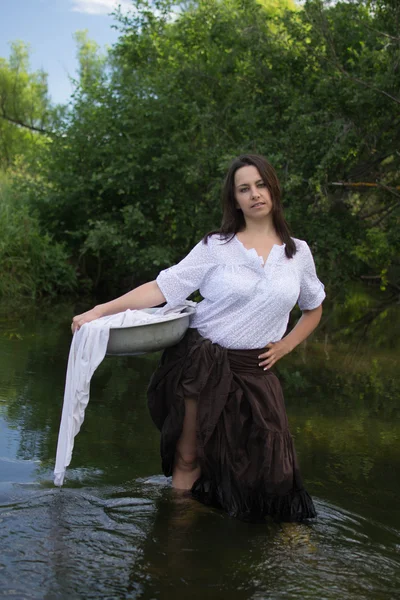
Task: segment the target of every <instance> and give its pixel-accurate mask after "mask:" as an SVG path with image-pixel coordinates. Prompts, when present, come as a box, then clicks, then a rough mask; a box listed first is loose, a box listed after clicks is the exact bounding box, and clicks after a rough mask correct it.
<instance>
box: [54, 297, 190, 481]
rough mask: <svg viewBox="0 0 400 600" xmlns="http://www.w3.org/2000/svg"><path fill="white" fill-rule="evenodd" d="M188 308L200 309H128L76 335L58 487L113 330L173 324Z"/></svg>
mask: <svg viewBox="0 0 400 600" xmlns="http://www.w3.org/2000/svg"><path fill="white" fill-rule="evenodd" d="M186 306H196V304H195V303H194V302H182V303H181V305H180V306H175V307H174V309H173V310H171V309H170V307H168V306H166V307H163V308H160V309H158V310H157V311H154V312H153V313H147V312H144V311H142V310H127V311H125V312H122V313H118V314H116V315H111V316H108V317H102V318H100V319H96V320H95V321H91V322H90V323H85V325H83V326H82V327H81V328H80V329H79V330H78V331H76V332H75V333H74V336H73V338H72V342H71V348H70V352H69V357H68V366H67V376H66V382H65V392H64V404H63V410H62V415H61V424H60V430H59V434H58V443H57V454H56V464H55V469H54V484H55V485H57V486H61V485H62V484H63V482H64V476H65V470H66V468H67V466H68V465H69V463H70V462H71V457H72V450H73V447H74V438H75V436H76V434H77V433H78V432H79V430H80V428H81V425H82V423H83V421H84V418H85V409H86V407H87V405H88V402H89V393H90V380H91V379H92V376H93V373H94V372H95V370H96V369H97V367H98V366H99V364H100V363H101V361H102V360H103V358H104V356H105V354H106V350H107V344H108V339H109V337H110V329H111V328H117V327H133V326H137V325H145V324H146V323H158V322H161V321H169V320H171V319H175V318H176V317H177V315H178V314H180V313H181V311H182V309H183V308H185V307H186Z"/></svg>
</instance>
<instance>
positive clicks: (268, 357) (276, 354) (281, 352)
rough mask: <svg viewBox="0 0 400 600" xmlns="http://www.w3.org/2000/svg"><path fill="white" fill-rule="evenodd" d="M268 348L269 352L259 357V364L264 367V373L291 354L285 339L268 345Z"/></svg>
mask: <svg viewBox="0 0 400 600" xmlns="http://www.w3.org/2000/svg"><path fill="white" fill-rule="evenodd" d="M266 348H267V351H266V352H263V353H262V354H260V355H259V357H258V358H259V359H260V362H259V363H258V364H259V366H260V367H263V369H264V371H266V370H267V369H270V368H271V367H272V366H273V365H274V364H275V363H276V362H278V360H280V359H281V358H283V357H284V356H286V354H289V352H291V348H290V347H289V344H288V343H287V342H286V341H285V339H283V340H279V342H270V343H269V344H267V345H266Z"/></svg>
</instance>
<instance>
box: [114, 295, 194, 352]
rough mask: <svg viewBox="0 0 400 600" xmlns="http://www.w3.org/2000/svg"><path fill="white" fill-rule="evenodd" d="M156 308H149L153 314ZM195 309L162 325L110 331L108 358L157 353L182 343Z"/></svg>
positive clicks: (188, 310) (146, 325) (154, 324)
mask: <svg viewBox="0 0 400 600" xmlns="http://www.w3.org/2000/svg"><path fill="white" fill-rule="evenodd" d="M156 310H157V309H156V308H147V309H145V312H148V313H152V312H154V311H156ZM195 310H196V309H195V308H192V307H191V306H188V307H186V308H184V309H183V311H182V312H181V313H179V314H177V315H176V318H174V319H170V320H169V321H163V322H160V323H146V324H145V325H136V326H134V327H120V328H115V329H113V328H111V329H110V338H109V340H108V345H107V352H106V354H107V355H108V356H126V355H132V356H134V355H137V354H146V353H147V352H157V351H158V350H163V349H164V348H168V347H169V346H173V345H174V344H177V343H178V342H180V340H181V339H182V338H183V336H184V335H185V332H186V330H187V328H188V327H189V321H190V316H191V315H192V314H193V313H194V312H195Z"/></svg>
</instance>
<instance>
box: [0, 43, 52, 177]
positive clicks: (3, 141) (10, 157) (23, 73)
mask: <svg viewBox="0 0 400 600" xmlns="http://www.w3.org/2000/svg"><path fill="white" fill-rule="evenodd" d="M54 115H55V110H54V109H53V108H51V106H50V99H49V97H48V93H47V75H46V74H45V73H44V72H43V71H37V72H35V73H31V72H30V71H29V49H28V46H27V45H26V44H24V43H23V42H14V43H13V44H12V45H11V53H10V58H9V60H6V59H4V58H0V169H6V168H9V167H10V166H12V165H13V164H14V163H15V160H16V159H18V157H20V156H24V157H25V159H30V158H34V157H35V155H36V153H37V152H38V151H40V148H41V147H42V145H43V143H44V141H45V140H44V139H43V134H44V133H48V130H49V128H50V127H51V122H52V120H53V118H54Z"/></svg>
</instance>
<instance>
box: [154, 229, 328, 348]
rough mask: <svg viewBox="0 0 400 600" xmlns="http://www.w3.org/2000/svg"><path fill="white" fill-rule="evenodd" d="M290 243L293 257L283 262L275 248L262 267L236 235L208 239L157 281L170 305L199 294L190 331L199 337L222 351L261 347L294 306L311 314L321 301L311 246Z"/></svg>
mask: <svg viewBox="0 0 400 600" xmlns="http://www.w3.org/2000/svg"><path fill="white" fill-rule="evenodd" d="M293 239H294V241H295V243H296V248H297V252H296V254H295V255H294V256H293V258H287V256H286V254H285V244H283V245H282V246H278V245H274V246H273V248H272V250H271V252H270V254H269V256H268V259H267V261H266V263H265V265H263V259H262V257H260V256H258V254H257V252H256V250H255V249H254V248H253V249H251V250H247V249H246V248H245V247H244V245H243V244H242V243H241V242H240V241H239V239H238V238H237V237H236V236H235V237H233V239H232V240H231V241H229V242H226V240H224V239H220V237H219V235H213V236H211V237H210V238H209V239H208V243H207V244H204V242H203V241H200V242H199V243H198V244H197V245H196V246H195V247H194V248H193V250H192V251H191V252H190V253H189V254H188V255H187V256H186V257H185V258H184V259H183V260H182V261H181V262H179V263H178V264H177V265H174V266H172V267H170V268H169V269H165V270H164V271H161V272H160V274H159V275H158V277H157V280H156V281H157V284H158V286H159V287H160V289H161V291H162V293H163V294H164V296H165V298H166V300H167V302H168V305H169V306H171V307H173V306H176V305H177V304H180V303H182V301H183V300H184V299H185V298H187V296H189V295H190V294H191V293H192V292H194V291H195V290H197V289H198V290H199V291H200V294H201V295H202V296H203V300H202V301H201V302H200V303H199V304H198V305H197V309H196V313H195V315H194V316H193V317H192V318H191V321H190V327H192V328H196V329H198V331H199V333H200V334H201V335H202V336H203V337H205V338H208V339H210V340H211V341H212V342H213V343H218V344H220V345H221V346H223V347H225V348H233V349H235V348H236V349H252V348H263V347H265V346H266V345H267V344H268V343H269V342H277V341H279V340H280V339H281V338H282V337H283V335H284V333H285V331H286V327H287V324H288V320H289V314H290V312H291V310H292V309H293V307H294V306H295V305H296V303H297V302H298V304H299V307H300V309H301V310H307V309H308V310H311V309H313V308H317V306H319V305H320V304H321V303H322V301H323V300H324V298H325V292H324V286H323V284H322V283H321V282H320V281H319V279H318V277H317V274H316V271H315V265H314V260H313V257H312V254H311V251H310V248H309V247H308V245H307V243H306V242H305V241H303V240H298V239H296V238H293Z"/></svg>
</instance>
